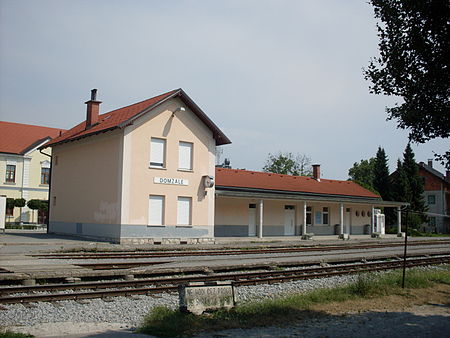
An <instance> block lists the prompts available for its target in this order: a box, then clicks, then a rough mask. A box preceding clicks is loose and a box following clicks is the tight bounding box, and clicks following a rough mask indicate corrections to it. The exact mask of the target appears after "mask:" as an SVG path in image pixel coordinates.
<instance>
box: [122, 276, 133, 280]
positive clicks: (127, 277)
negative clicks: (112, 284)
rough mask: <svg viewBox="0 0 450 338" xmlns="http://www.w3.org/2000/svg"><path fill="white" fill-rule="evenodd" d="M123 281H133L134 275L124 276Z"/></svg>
mask: <svg viewBox="0 0 450 338" xmlns="http://www.w3.org/2000/svg"><path fill="white" fill-rule="evenodd" d="M124 279H125V280H134V275H125V276H124Z"/></svg>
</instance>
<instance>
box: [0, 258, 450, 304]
mask: <svg viewBox="0 0 450 338" xmlns="http://www.w3.org/2000/svg"><path fill="white" fill-rule="evenodd" d="M449 262H450V256H448V255H447V256H445V257H432V258H420V259H409V260H407V267H416V266H424V265H434V264H444V263H446V264H448V263H449ZM402 266H403V262H402V261H391V262H367V263H358V264H345V265H334V266H326V267H320V268H318V267H315V268H302V269H291V270H280V271H263V272H240V273H232V274H212V275H206V276H185V277H171V278H167V277H165V278H151V279H140V280H132V281H101V282H84V283H74V284H50V285H34V286H19V287H4V288H0V304H15V303H30V302H53V301H60V300H69V299H72V300H80V299H92V298H111V297H117V296H133V295H152V294H155V293H163V292H175V291H177V290H178V286H179V285H182V284H187V283H189V282H210V281H218V280H227V281H233V284H234V285H236V286H241V285H256V284H267V283H269V284H270V283H282V282H288V281H294V280H301V279H312V278H322V277H330V276H338V275H344V274H355V273H363V272H370V271H382V270H391V269H398V268H401V267H402ZM111 289H112V290H111ZM68 290H71V291H73V292H70V293H61V292H56V291H68ZM79 290H83V291H79ZM85 290H91V291H85ZM37 292H41V293H40V294H36V293H37ZM42 292H49V293H42ZM22 293H26V294H25V295H22ZM17 294H19V295H17Z"/></svg>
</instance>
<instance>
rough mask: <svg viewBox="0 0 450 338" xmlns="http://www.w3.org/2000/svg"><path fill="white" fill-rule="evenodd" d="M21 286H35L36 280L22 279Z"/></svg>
mask: <svg viewBox="0 0 450 338" xmlns="http://www.w3.org/2000/svg"><path fill="white" fill-rule="evenodd" d="M22 285H24V286H31V285H36V279H24V280H22Z"/></svg>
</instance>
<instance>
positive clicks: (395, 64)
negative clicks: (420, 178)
mask: <svg viewBox="0 0 450 338" xmlns="http://www.w3.org/2000/svg"><path fill="white" fill-rule="evenodd" d="M370 3H371V4H372V6H373V7H374V13H375V18H376V19H378V23H377V29H378V37H379V44H378V48H379V52H380V55H379V56H378V57H376V58H372V59H371V60H370V62H369V66H368V68H367V69H366V70H365V71H364V77H365V79H366V80H369V81H370V82H371V86H370V87H369V90H370V92H371V93H374V94H377V95H378V94H384V95H389V96H390V95H393V96H397V97H400V98H401V99H402V101H403V103H401V104H396V105H395V106H394V107H388V108H386V112H387V114H388V119H394V120H396V121H397V123H398V124H397V127H398V128H401V129H408V130H409V138H410V140H411V141H414V142H418V143H424V142H426V141H428V140H430V139H433V138H448V137H449V136H450V111H449V95H448V93H449V88H450V77H449V76H448V74H449V61H448V60H449V55H450V44H449V41H450V25H449V22H450V5H449V1H448V0H420V1H411V0H370ZM437 156H442V157H443V159H444V160H445V162H446V167H447V168H448V169H450V163H449V162H450V152H448V151H447V152H446V153H445V154H444V155H437Z"/></svg>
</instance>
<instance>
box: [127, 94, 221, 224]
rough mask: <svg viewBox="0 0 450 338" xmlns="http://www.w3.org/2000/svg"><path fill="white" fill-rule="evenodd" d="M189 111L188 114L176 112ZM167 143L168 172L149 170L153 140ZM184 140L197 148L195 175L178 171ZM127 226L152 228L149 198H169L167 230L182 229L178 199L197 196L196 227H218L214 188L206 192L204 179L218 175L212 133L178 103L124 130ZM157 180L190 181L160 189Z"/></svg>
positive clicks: (166, 218) (155, 110) (193, 214)
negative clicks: (206, 176) (215, 218)
mask: <svg viewBox="0 0 450 338" xmlns="http://www.w3.org/2000/svg"><path fill="white" fill-rule="evenodd" d="M178 107H185V108H186V111H184V112H180V111H179V112H177V113H176V114H175V116H172V111H174V110H175V109H176V108H178ZM152 137H157V138H163V139H166V168H165V169H155V168H150V167H149V163H150V143H151V138H152ZM179 141H185V142H191V143H193V170H192V171H190V172H187V171H180V170H178V146H179ZM123 153H124V163H123V173H124V175H123V184H122V186H123V191H122V204H123V213H122V219H121V222H122V224H134V225H147V224H148V212H149V196H150V195H163V196H165V213H164V223H165V225H169V226H173V225H176V224H177V198H178V197H179V196H180V197H192V212H191V216H192V225H194V226H195V225H202V226H205V225H207V226H213V224H214V189H207V191H208V192H207V195H206V196H205V193H204V192H205V189H204V187H203V181H202V177H203V176H204V175H210V176H214V172H215V168H214V161H215V140H214V139H213V136H212V132H211V131H210V130H209V129H208V128H207V127H206V126H205V125H204V124H203V122H201V121H200V120H199V119H198V118H197V117H196V116H195V115H194V114H193V113H192V112H191V111H190V110H189V109H188V108H187V107H186V105H185V104H184V103H183V102H182V101H181V100H179V99H178V98H176V99H172V100H170V101H168V102H166V103H165V104H163V105H161V106H160V107H158V108H156V109H154V111H153V112H151V113H149V114H146V115H144V116H143V117H142V118H141V119H140V120H138V121H136V122H135V123H134V124H133V125H132V126H129V127H127V128H126V130H125V137H124V143H123ZM154 177H164V178H180V179H187V180H189V185H188V186H179V185H165V184H155V183H154V182H153V180H154Z"/></svg>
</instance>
